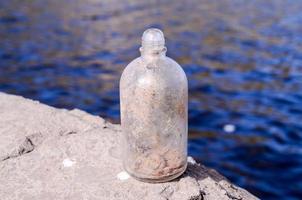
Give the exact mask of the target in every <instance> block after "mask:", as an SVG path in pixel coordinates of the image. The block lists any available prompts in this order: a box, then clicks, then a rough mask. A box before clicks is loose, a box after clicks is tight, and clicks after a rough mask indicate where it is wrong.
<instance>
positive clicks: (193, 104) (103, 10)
mask: <svg viewBox="0 0 302 200" xmlns="http://www.w3.org/2000/svg"><path fill="white" fill-rule="evenodd" d="M301 10H302V1H299V0H295V1H294V0H274V1H273V0H266V1H260V0H259V1H255V0H250V1H243V0H221V1H211V0H202V1H185V0H177V1H173V2H172V1H164V0H157V1H138V0H128V1H118V0H113V1H101V0H85V1H84V0H60V1H59V0H31V1H24V0H0V91H3V92H8V93H12V94H18V95H23V96H25V97H28V98H32V99H37V100H39V101H41V102H43V103H46V104H49V105H52V106H56V107H59V108H68V109H71V108H80V109H83V110H86V111H88V112H90V113H93V114H97V115H100V116H102V117H105V118H107V119H110V120H111V121H113V122H118V121H119V94H118V82H119V77H120V75H121V72H122V70H123V69H124V67H125V66H126V64H127V63H128V62H129V61H131V60H132V59H133V58H135V57H137V56H138V55H139V52H138V48H139V43H140V37H141V34H142V32H143V31H144V30H145V29H146V28H149V27H158V28H161V29H163V30H164V32H165V35H166V37H167V42H168V45H167V46H168V55H169V56H170V57H173V58H174V59H175V60H177V61H178V62H179V63H180V64H181V65H182V66H183V68H184V70H185V71H186V74H187V76H188V79H189V87H190V91H189V92H190V99H189V100H190V101H189V107H190V110H189V125H190V141H189V153H190V154H191V155H192V156H194V157H195V158H197V159H198V160H199V161H200V162H202V163H204V164H206V165H207V166H210V167H213V168H215V169H217V170H218V171H219V172H221V173H222V174H224V175H225V176H226V177H228V178H229V179H230V180H231V181H233V182H235V183H236V184H238V185H240V186H242V187H244V188H246V189H247V190H249V191H250V192H252V193H253V194H255V195H257V196H259V197H261V198H264V199H299V198H302V26H301V24H302V12H301Z"/></svg>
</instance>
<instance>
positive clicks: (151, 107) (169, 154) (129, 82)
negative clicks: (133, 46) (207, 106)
mask: <svg viewBox="0 0 302 200" xmlns="http://www.w3.org/2000/svg"><path fill="white" fill-rule="evenodd" d="M166 51H167V49H166V47H165V39H164V35H163V33H162V31H160V30H159V29H154V28H151V29H148V30H146V31H145V32H144V33H143V36H142V46H141V48H140V52H141V56H140V57H138V58H136V59H135V60H133V61H132V62H131V63H130V64H129V65H128V66H127V67H126V68H125V70H124V72H123V74H122V77H121V80H120V102H121V125H122V130H123V146H122V148H123V154H124V155H123V165H124V168H125V170H126V171H127V172H128V173H129V174H130V175H131V176H133V177H134V178H136V179H138V180H141V181H146V182H165V181H169V180H172V179H174V178H176V177H178V176H180V175H181V174H182V173H183V172H184V171H185V169H186V166H187V137H188V133H187V132H188V82H187V78H186V75H185V73H184V71H183V69H182V68H181V67H180V66H179V65H178V64H177V63H176V62H175V61H174V60H172V59H171V58H169V57H167V56H166Z"/></svg>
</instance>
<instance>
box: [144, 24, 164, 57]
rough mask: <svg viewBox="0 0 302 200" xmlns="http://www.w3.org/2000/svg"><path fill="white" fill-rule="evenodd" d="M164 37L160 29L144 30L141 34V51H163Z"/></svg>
mask: <svg viewBox="0 0 302 200" xmlns="http://www.w3.org/2000/svg"><path fill="white" fill-rule="evenodd" d="M166 50H167V48H166V47H165V37H164V34H163V32H162V31H161V30H159V29H157V28H150V29H147V30H146V31H144V33H143V36H142V46H141V48H140V51H141V52H152V53H160V52H165V51H166Z"/></svg>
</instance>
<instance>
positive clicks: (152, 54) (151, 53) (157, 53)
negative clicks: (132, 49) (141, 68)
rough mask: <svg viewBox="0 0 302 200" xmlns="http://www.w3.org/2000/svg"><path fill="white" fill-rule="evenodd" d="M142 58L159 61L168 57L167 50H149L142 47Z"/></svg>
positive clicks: (163, 48) (164, 48)
mask: <svg viewBox="0 0 302 200" xmlns="http://www.w3.org/2000/svg"><path fill="white" fill-rule="evenodd" d="M139 50H140V52H141V57H142V58H143V59H145V60H157V59H159V58H163V57H165V56H166V52H167V48H166V47H162V48H158V49H149V48H147V49H146V48H144V47H141V48H140V49H139Z"/></svg>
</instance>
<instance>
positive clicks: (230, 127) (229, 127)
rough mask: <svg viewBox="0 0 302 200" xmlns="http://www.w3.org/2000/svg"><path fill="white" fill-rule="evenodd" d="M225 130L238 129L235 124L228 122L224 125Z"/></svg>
mask: <svg viewBox="0 0 302 200" xmlns="http://www.w3.org/2000/svg"><path fill="white" fill-rule="evenodd" d="M223 130H224V132H226V133H233V132H234V131H235V130H236V126H235V125H233V124H226V125H224V126H223Z"/></svg>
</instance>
